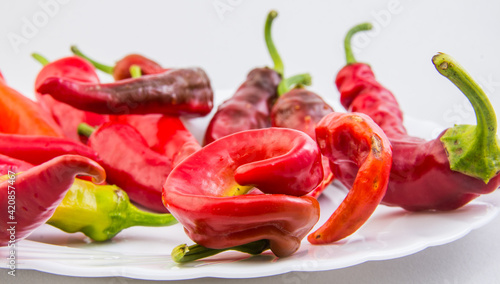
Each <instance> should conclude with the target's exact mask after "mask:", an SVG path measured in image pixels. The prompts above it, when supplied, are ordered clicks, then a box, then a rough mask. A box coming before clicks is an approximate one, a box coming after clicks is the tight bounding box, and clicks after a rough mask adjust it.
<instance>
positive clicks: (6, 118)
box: [0, 77, 64, 137]
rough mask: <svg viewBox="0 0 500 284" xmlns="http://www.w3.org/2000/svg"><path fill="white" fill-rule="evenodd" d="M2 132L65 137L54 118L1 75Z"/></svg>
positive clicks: (0, 106)
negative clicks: (12, 86)
mask: <svg viewBox="0 0 500 284" xmlns="http://www.w3.org/2000/svg"><path fill="white" fill-rule="evenodd" d="M0 113H1V114H2V119H1V121H0V132H1V133H15V134H32V135H45V136H55V137H63V136H64V135H63V132H62V130H61V129H60V128H59V126H58V125H57V124H56V123H55V122H54V120H53V119H52V118H51V117H50V116H49V115H48V114H46V113H45V112H43V110H42V109H41V107H40V106H39V105H37V104H36V103H35V102H34V101H32V100H30V99H29V98H27V97H25V96H23V95H22V94H20V93H19V92H17V91H16V90H14V89H13V88H11V87H9V86H8V85H7V83H6V82H5V80H4V79H3V77H0Z"/></svg>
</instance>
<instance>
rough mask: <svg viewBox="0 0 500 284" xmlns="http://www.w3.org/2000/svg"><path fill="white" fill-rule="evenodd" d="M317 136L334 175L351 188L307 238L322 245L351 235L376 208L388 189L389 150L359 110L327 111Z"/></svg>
mask: <svg viewBox="0 0 500 284" xmlns="http://www.w3.org/2000/svg"><path fill="white" fill-rule="evenodd" d="M316 139H317V142H318V145H319V147H320V149H321V153H322V154H323V155H324V157H327V158H328V159H329V161H330V168H331V170H332V171H333V174H334V175H335V176H336V177H339V179H340V181H341V182H342V183H344V184H345V185H346V186H347V187H348V188H350V190H349V192H348V194H347V196H346V197H345V198H344V200H343V201H342V203H341V204H340V205H339V207H338V208H337V209H336V210H335V212H333V214H332V215H331V216H330V218H329V219H328V220H327V221H326V223H325V224H323V225H322V226H321V227H320V228H319V229H318V230H316V231H315V232H313V233H312V234H310V235H309V236H308V237H307V239H308V241H309V242H310V243H312V244H325V243H332V242H335V241H338V240H340V239H343V238H345V237H347V236H349V235H351V234H352V233H354V232H355V231H356V230H357V229H359V228H360V227H361V226H362V225H363V224H364V223H365V222H366V220H368V218H369V217H370V216H371V215H372V213H373V211H375V209H376V208H377V206H378V205H379V203H380V201H381V200H382V198H383V197H384V194H385V193H386V190H387V184H388V183H389V174H390V171H391V163H392V152H391V143H390V142H389V139H388V138H387V136H386V135H385V134H384V132H383V131H382V129H380V127H379V126H378V125H377V124H375V122H373V120H372V119H371V118H370V117H368V116H367V115H365V114H361V113H360V114H345V113H330V114H328V115H327V116H325V117H324V118H323V119H322V120H321V121H320V122H319V123H318V126H317V127H316ZM348 175H354V176H348ZM346 176H348V178H346ZM352 178H354V181H352Z"/></svg>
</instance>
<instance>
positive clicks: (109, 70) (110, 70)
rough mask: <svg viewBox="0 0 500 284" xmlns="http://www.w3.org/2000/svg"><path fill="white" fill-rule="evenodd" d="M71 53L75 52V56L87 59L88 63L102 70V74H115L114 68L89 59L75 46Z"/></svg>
mask: <svg viewBox="0 0 500 284" xmlns="http://www.w3.org/2000/svg"><path fill="white" fill-rule="evenodd" d="M71 52H73V54H75V55H76V56H80V57H81V58H83V59H86V60H87V61H88V62H90V63H92V65H94V67H95V68H97V69H99V70H101V71H102V72H104V73H108V74H113V70H114V68H113V67H112V66H108V65H104V64H102V63H99V62H97V61H95V60H93V59H91V58H89V57H87V56H86V55H85V54H83V53H82V52H81V51H80V49H78V47H76V46H75V45H73V46H71Z"/></svg>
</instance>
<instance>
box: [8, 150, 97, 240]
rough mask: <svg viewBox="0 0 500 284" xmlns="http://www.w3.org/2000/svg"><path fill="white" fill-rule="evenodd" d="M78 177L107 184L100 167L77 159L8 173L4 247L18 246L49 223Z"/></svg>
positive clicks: (61, 159)
mask: <svg viewBox="0 0 500 284" xmlns="http://www.w3.org/2000/svg"><path fill="white" fill-rule="evenodd" d="M77 175H88V176H92V177H94V178H95V180H96V182H102V181H104V180H105V172H104V169H103V168H102V167H101V166H99V164H97V163H96V162H94V161H92V160H90V159H88V158H85V157H81V156H74V155H65V156H60V157H57V158H55V159H52V160H50V161H48V162H46V163H44V164H42V165H39V166H36V167H33V168H31V169H28V170H26V171H24V172H22V173H8V178H7V180H4V181H3V182H0V204H2V205H1V206H2V211H1V213H0V219H1V223H0V246H7V245H9V246H11V245H15V242H17V241H20V240H22V239H23V238H25V237H27V236H28V235H29V234H30V233H31V232H33V230H35V229H36V228H38V227H39V226H41V225H42V224H44V223H45V222H47V220H49V218H50V217H51V216H52V214H53V213H54V211H55V210H56V207H57V205H58V204H59V203H60V202H61V201H62V200H63V198H64V196H65V194H66V192H67V191H68V189H69V188H70V187H71V185H72V184H73V181H74V179H75V177H76V176H77ZM12 200H15V202H12ZM9 201H10V203H9ZM10 206H15V207H10ZM12 211H13V212H12ZM9 212H12V214H11V213H9ZM14 234H15V237H14V240H13V239H12V238H11V235H14Z"/></svg>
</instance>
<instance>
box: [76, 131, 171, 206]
mask: <svg viewBox="0 0 500 284" xmlns="http://www.w3.org/2000/svg"><path fill="white" fill-rule="evenodd" d="M79 130H80V133H81V134H83V135H85V136H88V137H89V140H88V145H89V147H91V148H92V149H93V150H94V151H96V152H97V153H98V155H99V159H100V164H101V165H102V166H103V167H104V169H106V173H107V175H108V179H107V181H108V182H109V183H110V184H116V185H117V186H119V187H120V188H122V189H123V190H124V191H126V192H127V194H128V195H129V197H130V199H131V200H132V201H134V202H136V203H138V204H140V205H142V206H144V207H146V208H149V209H151V210H154V211H158V212H166V209H165V206H163V204H162V200H161V191H162V186H163V184H164V183H165V180H166V179H167V176H168V174H169V173H170V171H171V170H172V161H171V160H170V159H169V158H168V157H166V156H164V155H161V154H159V153H157V152H155V151H153V150H151V149H150V148H149V147H148V144H147V143H146V141H145V140H144V138H143V137H142V136H141V134H140V133H139V132H138V131H137V130H136V129H135V128H133V127H132V126H130V125H128V124H121V123H114V122H108V123H105V124H103V125H101V126H100V127H99V128H97V129H96V130H95V131H94V130H93V129H92V128H90V127H89V126H84V125H81V126H80V128H79Z"/></svg>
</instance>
